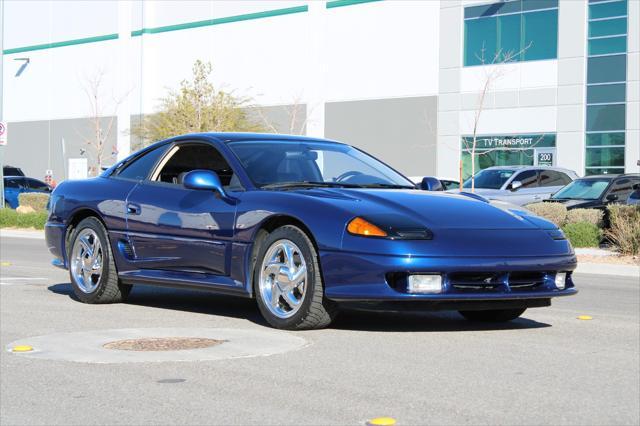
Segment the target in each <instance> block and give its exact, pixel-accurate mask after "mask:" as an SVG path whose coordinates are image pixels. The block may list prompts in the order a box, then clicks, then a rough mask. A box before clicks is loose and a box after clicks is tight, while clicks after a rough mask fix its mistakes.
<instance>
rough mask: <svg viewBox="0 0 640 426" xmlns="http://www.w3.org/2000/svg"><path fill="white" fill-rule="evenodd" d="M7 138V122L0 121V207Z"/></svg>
mask: <svg viewBox="0 0 640 426" xmlns="http://www.w3.org/2000/svg"><path fill="white" fill-rule="evenodd" d="M0 102H2V99H0ZM7 140H8V131H7V123H6V122H5V121H0V208H4V147H5V146H6V145H7Z"/></svg>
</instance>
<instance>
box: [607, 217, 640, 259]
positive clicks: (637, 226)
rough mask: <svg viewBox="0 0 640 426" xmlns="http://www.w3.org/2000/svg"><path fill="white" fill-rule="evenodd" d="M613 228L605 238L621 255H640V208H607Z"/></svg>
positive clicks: (608, 230)
mask: <svg viewBox="0 0 640 426" xmlns="http://www.w3.org/2000/svg"><path fill="white" fill-rule="evenodd" d="M607 209H608V211H609V221H610V222H611V227H610V228H609V229H607V231H606V232H605V236H606V237H607V238H608V239H609V240H610V241H611V242H612V243H613V244H614V245H615V246H616V247H617V248H618V251H620V253H621V254H628V255H637V254H639V253H640V206H624V205H623V206H621V205H613V206H609V207H607Z"/></svg>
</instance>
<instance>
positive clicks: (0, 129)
mask: <svg viewBox="0 0 640 426" xmlns="http://www.w3.org/2000/svg"><path fill="white" fill-rule="evenodd" d="M6 144H7V122H6V121H0V145H2V146H4V145H6Z"/></svg>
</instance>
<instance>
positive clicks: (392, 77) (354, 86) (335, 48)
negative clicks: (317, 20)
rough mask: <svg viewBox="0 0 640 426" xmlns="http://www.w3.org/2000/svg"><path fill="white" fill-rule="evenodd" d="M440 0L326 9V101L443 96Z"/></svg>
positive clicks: (368, 4) (366, 4)
mask: <svg viewBox="0 0 640 426" xmlns="http://www.w3.org/2000/svg"><path fill="white" fill-rule="evenodd" d="M439 13H440V9H439V2H436V1H421V2H418V1H392V2H374V3H365V4H360V5H357V6H350V7H341V8H335V9H329V10H327V52H326V57H327V67H328V76H327V100H328V101H329V100H331V101H336V100H350V99H369V98H383V97H400V96H418V95H434V94H437V93H438V16H439Z"/></svg>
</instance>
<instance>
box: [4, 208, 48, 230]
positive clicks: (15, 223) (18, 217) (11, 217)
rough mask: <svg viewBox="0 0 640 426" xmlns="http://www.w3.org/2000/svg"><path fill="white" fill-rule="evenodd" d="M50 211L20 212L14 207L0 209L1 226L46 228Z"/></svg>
mask: <svg viewBox="0 0 640 426" xmlns="http://www.w3.org/2000/svg"><path fill="white" fill-rule="evenodd" d="M47 215H48V213H47V212H46V211H40V212H33V213H18V212H17V211H15V210H13V209H0V228H35V229H44V224H45V222H46V221H47Z"/></svg>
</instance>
